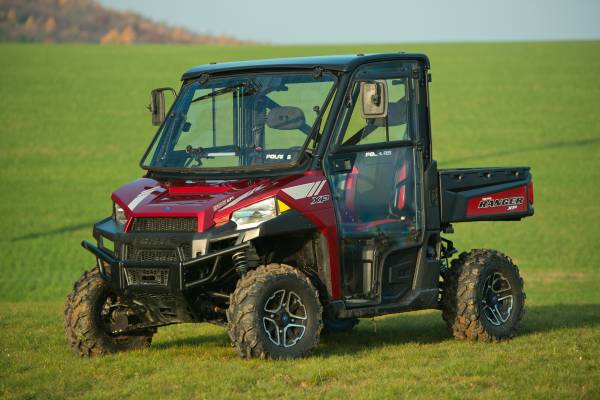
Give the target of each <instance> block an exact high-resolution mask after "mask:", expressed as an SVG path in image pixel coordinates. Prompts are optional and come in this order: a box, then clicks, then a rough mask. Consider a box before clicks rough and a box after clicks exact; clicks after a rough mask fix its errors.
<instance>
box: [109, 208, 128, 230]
mask: <svg viewBox="0 0 600 400" xmlns="http://www.w3.org/2000/svg"><path fill="white" fill-rule="evenodd" d="M112 217H113V220H114V221H115V222H116V223H117V224H118V225H121V226H125V224H126V223H127V217H126V216H125V211H124V210H123V209H122V208H121V206H120V205H118V204H117V203H113V215H112Z"/></svg>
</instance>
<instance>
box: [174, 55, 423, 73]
mask: <svg viewBox="0 0 600 400" xmlns="http://www.w3.org/2000/svg"><path fill="white" fill-rule="evenodd" d="M387 60H413V61H414V60H417V61H422V62H424V63H425V65H426V66H427V68H429V58H427V56H426V55H425V54H417V53H412V54H411V53H403V52H398V53H379V54H351V55H339V56H316V57H295V58H274V59H270V60H252V61H238V62H227V63H222V64H219V63H215V64H206V65H199V66H197V67H193V68H190V69H189V70H187V71H186V72H185V73H184V74H183V76H182V77H181V79H182V80H186V79H192V78H196V77H198V76H200V75H201V74H204V73H208V74H218V73H224V72H230V71H242V70H257V69H286V68H290V69H302V68H309V69H312V68H315V67H322V68H324V69H331V70H335V71H350V70H352V69H354V68H356V67H357V66H359V65H360V64H364V63H368V62H373V61H387Z"/></svg>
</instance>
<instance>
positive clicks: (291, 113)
mask: <svg viewBox="0 0 600 400" xmlns="http://www.w3.org/2000/svg"><path fill="white" fill-rule="evenodd" d="M266 124H267V126H268V127H269V128H272V129H279V130H292V129H301V128H303V127H304V125H305V124H306V118H305V116H304V112H303V111H302V110H301V109H299V108H298V107H291V106H282V107H277V108H273V109H272V110H271V111H269V114H267V120H266Z"/></svg>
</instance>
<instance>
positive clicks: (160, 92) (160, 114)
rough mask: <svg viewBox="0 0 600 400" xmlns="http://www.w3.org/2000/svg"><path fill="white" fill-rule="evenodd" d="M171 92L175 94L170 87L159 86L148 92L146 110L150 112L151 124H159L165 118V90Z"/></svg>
mask: <svg viewBox="0 0 600 400" xmlns="http://www.w3.org/2000/svg"><path fill="white" fill-rule="evenodd" d="M166 91H168V92H172V93H173V95H174V96H177V92H175V90H174V89H172V88H159V89H154V90H152V91H151V92H150V105H149V106H148V110H150V112H151V113H152V125H160V124H162V123H163V121H164V120H165V92H166Z"/></svg>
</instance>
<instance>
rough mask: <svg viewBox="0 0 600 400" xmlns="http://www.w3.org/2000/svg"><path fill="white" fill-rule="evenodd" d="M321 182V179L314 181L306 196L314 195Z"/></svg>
mask: <svg viewBox="0 0 600 400" xmlns="http://www.w3.org/2000/svg"><path fill="white" fill-rule="evenodd" d="M320 183H321V182H320V181H316V182H314V185H312V187H311V188H310V190H309V191H308V193H306V197H310V196H312V195H313V193H314V192H315V190H317V188H318V187H319V184H320Z"/></svg>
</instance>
